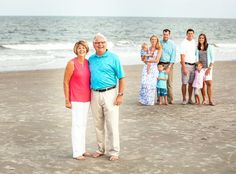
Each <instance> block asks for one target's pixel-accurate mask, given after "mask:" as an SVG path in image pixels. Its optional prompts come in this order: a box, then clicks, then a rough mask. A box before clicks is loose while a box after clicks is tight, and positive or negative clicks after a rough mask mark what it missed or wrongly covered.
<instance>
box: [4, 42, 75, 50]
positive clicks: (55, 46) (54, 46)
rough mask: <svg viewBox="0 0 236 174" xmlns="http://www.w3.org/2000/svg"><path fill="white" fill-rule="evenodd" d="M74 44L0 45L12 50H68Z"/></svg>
mask: <svg viewBox="0 0 236 174" xmlns="http://www.w3.org/2000/svg"><path fill="white" fill-rule="evenodd" d="M73 46H74V44H70V43H66V44H60V43H56V44H54V43H48V44H15V45H2V47H3V48H8V49H14V50H32V51H33V50H70V49H72V48H73Z"/></svg>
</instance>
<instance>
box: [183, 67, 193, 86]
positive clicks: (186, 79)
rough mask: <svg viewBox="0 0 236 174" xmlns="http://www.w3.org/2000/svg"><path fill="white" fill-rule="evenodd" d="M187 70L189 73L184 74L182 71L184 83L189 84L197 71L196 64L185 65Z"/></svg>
mask: <svg viewBox="0 0 236 174" xmlns="http://www.w3.org/2000/svg"><path fill="white" fill-rule="evenodd" d="M185 66H186V68H187V70H188V74H187V75H184V73H183V72H182V84H185V85H186V84H188V83H193V80H194V75H195V74H194V73H195V65H188V64H186V65H185Z"/></svg>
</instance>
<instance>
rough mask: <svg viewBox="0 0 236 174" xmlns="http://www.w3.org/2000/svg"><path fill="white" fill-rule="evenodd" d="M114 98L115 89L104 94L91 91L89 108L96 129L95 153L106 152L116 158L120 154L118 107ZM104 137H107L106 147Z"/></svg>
mask: <svg viewBox="0 0 236 174" xmlns="http://www.w3.org/2000/svg"><path fill="white" fill-rule="evenodd" d="M116 96H117V91H116V89H111V90H109V91H106V92H96V91H92V100H91V108H92V114H93V117H94V120H95V127H96V135H97V143H98V151H97V152H99V153H103V154H104V153H105V151H106V150H107V151H108V154H109V155H115V156H118V155H119V152H120V139H119V106H117V105H114V102H115V99H116ZM105 130H106V132H105ZM105 137H107V147H106V145H105Z"/></svg>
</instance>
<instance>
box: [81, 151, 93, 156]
mask: <svg viewBox="0 0 236 174" xmlns="http://www.w3.org/2000/svg"><path fill="white" fill-rule="evenodd" d="M83 156H85V157H91V156H92V154H91V153H89V152H85V153H84V154H83Z"/></svg>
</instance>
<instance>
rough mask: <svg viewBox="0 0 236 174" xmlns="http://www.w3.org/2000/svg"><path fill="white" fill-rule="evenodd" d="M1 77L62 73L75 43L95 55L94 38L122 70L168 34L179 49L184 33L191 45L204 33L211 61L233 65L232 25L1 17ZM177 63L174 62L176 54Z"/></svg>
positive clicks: (235, 50)
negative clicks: (100, 38)
mask: <svg viewBox="0 0 236 174" xmlns="http://www.w3.org/2000/svg"><path fill="white" fill-rule="evenodd" d="M0 24H1V25H0V71H15V70H35V69H52V68H64V67H65V65H66V63H67V61H68V60H70V59H71V58H73V57H75V55H74V54H73V51H72V50H73V46H74V43H75V42H76V41H78V40H81V39H83V40H87V41H88V42H89V45H90V53H89V54H88V56H87V57H89V55H91V54H93V53H94V49H93V46H92V40H93V37H94V35H95V34H96V33H98V32H100V33H103V34H104V35H105V36H106V37H107V38H108V41H109V42H108V45H109V49H110V50H112V51H113V52H115V53H116V54H118V55H119V57H120V59H121V62H122V63H123V64H124V65H133V64H141V63H142V62H141V61H140V45H141V44H142V43H143V42H147V43H149V37H150V36H151V35H153V34H156V35H158V36H160V38H161V34H162V30H163V29H164V28H169V29H170V30H171V31H172V33H171V39H172V40H174V41H175V43H176V44H177V53H179V45H180V43H181V41H182V40H183V39H184V38H185V33H186V30H187V29H188V28H193V29H194V30H195V40H196V41H197V37H198V35H199V34H200V33H205V34H206V35H207V37H208V42H209V43H210V44H212V45H214V47H215V54H216V60H236V37H235V36H236V19H194V18H150V17H0ZM177 55H178V58H177V62H178V60H179V54H177Z"/></svg>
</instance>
